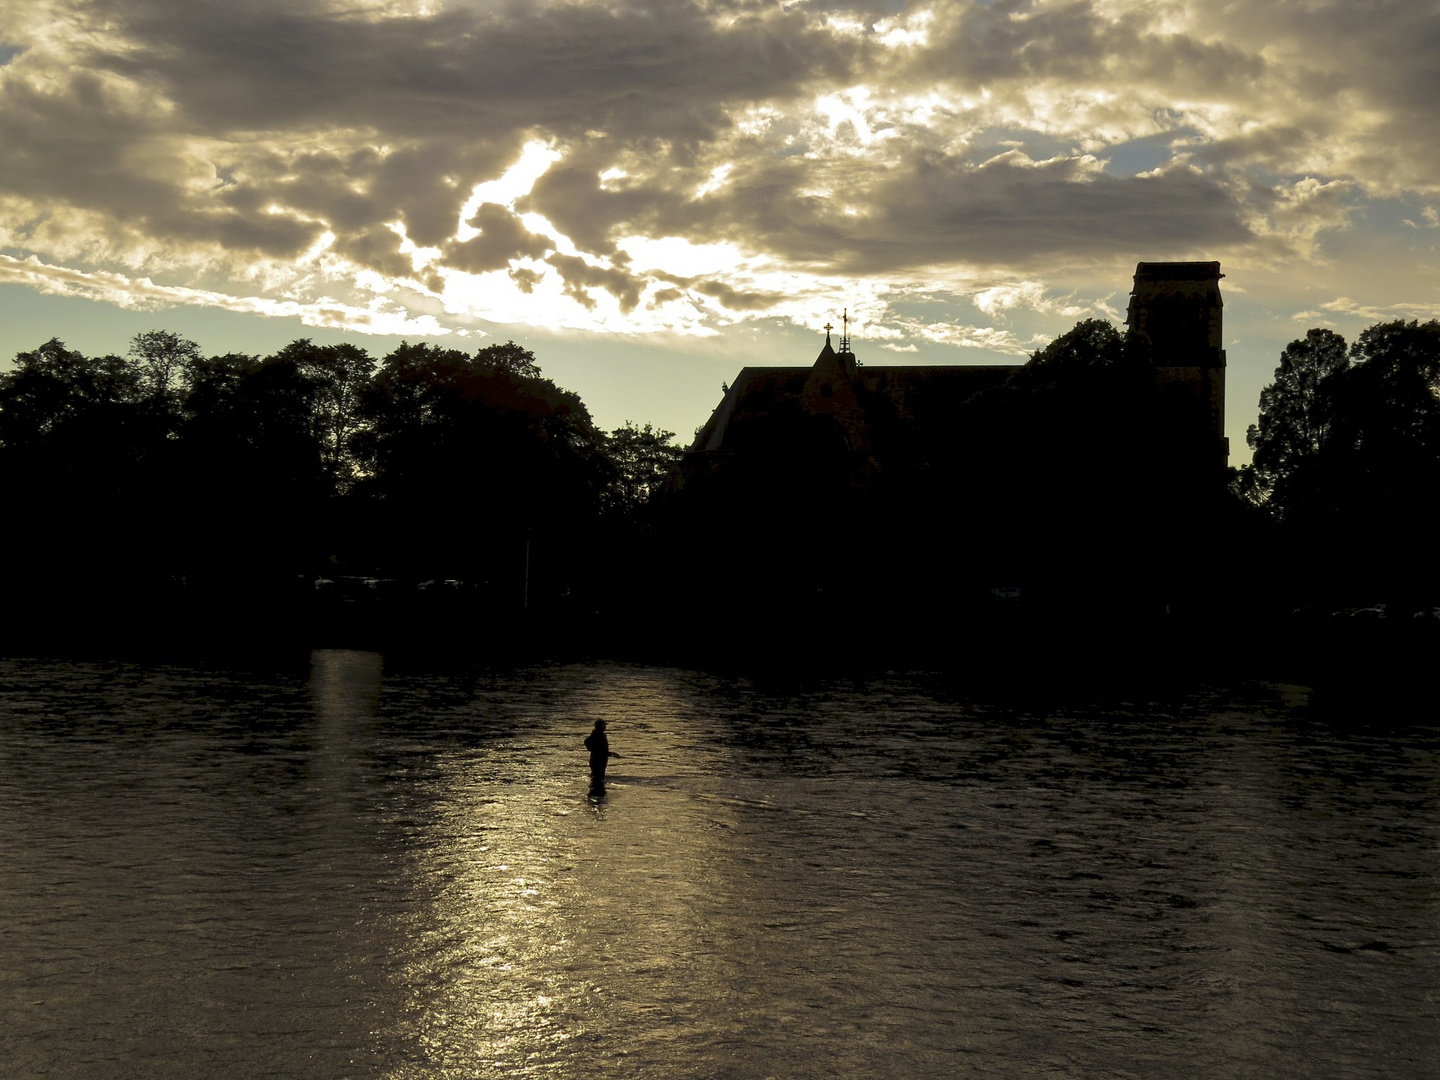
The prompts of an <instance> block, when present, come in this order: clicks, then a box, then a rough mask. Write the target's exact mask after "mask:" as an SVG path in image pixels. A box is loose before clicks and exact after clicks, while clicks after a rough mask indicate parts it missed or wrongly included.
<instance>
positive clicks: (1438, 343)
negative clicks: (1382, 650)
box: [1235, 320, 1440, 618]
mask: <svg viewBox="0 0 1440 1080" xmlns="http://www.w3.org/2000/svg"><path fill="white" fill-rule="evenodd" d="M1247 441H1248V442H1249V444H1250V448H1251V449H1252V450H1253V451H1254V458H1253V462H1252V464H1251V465H1249V466H1247V467H1246V468H1244V469H1243V470H1241V472H1240V474H1239V476H1238V477H1237V479H1236V483H1235V490H1236V491H1237V492H1239V493H1240V494H1241V495H1242V496H1244V497H1245V498H1246V499H1247V500H1249V501H1250V502H1251V503H1253V504H1254V505H1255V506H1257V507H1259V508H1260V509H1261V510H1263V511H1264V512H1265V514H1266V515H1267V516H1268V518H1269V519H1270V520H1271V521H1272V522H1273V524H1274V530H1273V537H1274V540H1275V544H1274V547H1273V549H1272V552H1273V554H1272V561H1271V563H1270V565H1269V566H1268V567H1267V574H1268V577H1269V579H1270V580H1271V582H1272V583H1273V586H1274V588H1275V589H1276V591H1277V592H1278V593H1279V594H1280V595H1282V596H1283V597H1285V598H1287V599H1288V600H1289V601H1291V602H1293V603H1294V604H1297V605H1303V606H1305V607H1307V608H1310V609H1312V611H1311V613H1312V614H1315V615H1317V616H1321V615H1331V616H1333V615H1334V609H1336V608H1346V607H1354V606H1356V605H1367V606H1369V607H1371V609H1372V610H1373V611H1374V612H1375V613H1376V614H1377V615H1378V613H1379V610H1380V609H1379V607H1378V605H1381V604H1383V605H1385V607H1384V611H1385V613H1386V615H1387V617H1389V618H1396V617H1399V618H1413V617H1414V615H1415V613H1416V612H1422V611H1428V610H1430V609H1431V608H1433V607H1434V605H1436V604H1440V565H1437V561H1436V558H1435V551H1436V540H1437V534H1436V527H1435V512H1436V499H1437V495H1440V322H1436V321H1433V320H1432V321H1430V322H1425V323H1419V322H1404V321H1396V322H1388V323H1377V324H1376V325H1374V326H1372V327H1370V328H1368V329H1367V330H1365V331H1363V332H1362V333H1361V334H1360V336H1359V337H1358V338H1357V339H1356V340H1355V342H1354V343H1353V344H1351V345H1350V346H1348V348H1347V346H1346V342H1345V339H1344V338H1342V337H1341V336H1340V335H1339V334H1337V333H1334V332H1333V331H1330V330H1318V329H1317V330H1311V331H1309V333H1307V334H1306V336H1305V337H1304V338H1302V339H1299V340H1297V341H1292V342H1291V343H1290V344H1289V345H1288V346H1286V348H1285V350H1284V352H1283V353H1282V354H1281V357H1280V366H1279V367H1277V368H1276V369H1275V380H1274V382H1272V383H1271V384H1270V385H1269V386H1268V387H1267V388H1266V389H1265V390H1264V392H1263V393H1262V394H1261V395H1260V416H1259V421H1258V423H1256V424H1255V425H1253V426H1252V427H1251V428H1250V430H1249V433H1248V436H1247Z"/></svg>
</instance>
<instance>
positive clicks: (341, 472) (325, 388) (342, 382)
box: [275, 338, 375, 490]
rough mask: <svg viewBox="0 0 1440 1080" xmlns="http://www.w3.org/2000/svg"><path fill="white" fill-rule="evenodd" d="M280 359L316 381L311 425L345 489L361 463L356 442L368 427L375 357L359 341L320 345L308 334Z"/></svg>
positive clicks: (282, 352)
mask: <svg viewBox="0 0 1440 1080" xmlns="http://www.w3.org/2000/svg"><path fill="white" fill-rule="evenodd" d="M275 359H276V360H283V361H287V362H289V363H293V364H294V365H295V367H296V370H297V371H299V373H300V374H301V375H303V376H304V377H305V378H307V379H309V380H310V381H311V382H312V383H314V384H315V396H314V412H313V414H312V416H311V426H312V429H313V431H314V434H315V438H316V440H317V441H318V442H319V444H320V446H321V453H322V455H323V459H324V462H325V467H326V469H328V470H329V472H330V474H331V476H332V477H334V479H335V483H336V485H337V487H338V488H339V489H341V490H344V489H345V488H347V487H348V486H349V485H350V483H351V482H352V481H353V480H354V478H355V475H356V472H357V468H358V465H357V460H356V454H355V452H354V448H353V447H352V445H351V443H352V440H353V439H354V438H355V436H356V435H357V433H358V432H359V431H360V430H361V429H362V428H363V427H364V426H365V412H364V401H365V394H366V392H367V390H368V389H369V386H370V379H371V377H372V375H373V373H374V370H375V361H374V360H373V359H371V357H370V354H369V353H367V352H366V351H365V350H364V349H361V348H359V347H358V346H355V345H349V344H341V345H316V344H314V343H313V342H312V341H311V340H310V339H309V338H300V339H299V340H297V341H292V342H291V343H290V344H289V345H287V346H285V348H283V349H281V350H280V352H278V353H276V355H275Z"/></svg>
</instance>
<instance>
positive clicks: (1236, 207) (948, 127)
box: [0, 0, 1440, 353]
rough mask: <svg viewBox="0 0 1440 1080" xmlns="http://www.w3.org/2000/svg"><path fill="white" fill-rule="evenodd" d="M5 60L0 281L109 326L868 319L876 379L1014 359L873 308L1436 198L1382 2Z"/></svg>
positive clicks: (588, 29) (28, 16) (269, 23)
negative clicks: (903, 353) (882, 356)
mask: <svg viewBox="0 0 1440 1080" xmlns="http://www.w3.org/2000/svg"><path fill="white" fill-rule="evenodd" d="M0 27H4V30H3V40H0V58H3V62H0V237H3V244H4V246H5V250H6V251H8V252H10V253H11V254H12V255H13V256H15V257H19V258H21V259H22V260H23V259H25V258H26V257H29V256H34V257H35V258H36V260H38V261H37V262H35V263H33V264H32V263H30V262H25V263H24V265H26V266H32V265H34V266H45V267H50V268H51V269H50V270H37V271H34V273H36V274H38V277H37V279H36V281H37V284H36V285H35V287H37V288H40V287H51V288H53V287H58V286H57V285H56V283H57V282H59V281H61V280H62V278H63V277H64V273H69V271H65V272H64V273H62V271H61V270H60V269H59V267H60V266H62V265H64V266H71V267H75V268H77V269H76V270H75V271H74V272H75V273H78V274H81V275H82V277H80V278H75V279H73V280H72V281H71V284H70V285H68V286H66V287H74V288H84V289H91V290H92V291H95V290H98V292H97V293H96V294H97V295H106V296H112V295H113V296H114V297H117V298H119V299H117V300H116V301H115V302H133V300H134V298H136V297H140V296H147V295H155V296H158V295H159V294H151V293H149V292H148V291H147V289H146V288H145V287H142V286H141V285H140V284H138V283H139V282H141V281H143V280H147V279H153V277H154V276H155V275H164V277H165V280H175V281H178V282H182V283H183V284H182V285H177V286H165V287H164V288H165V289H170V290H171V292H170V293H169V294H168V295H170V296H171V297H172V299H171V300H169V301H167V302H181V303H195V304H215V305H219V306H225V305H228V304H234V303H239V304H255V305H262V302H263V303H264V304H268V303H272V302H273V303H275V304H278V305H282V306H283V305H284V304H293V305H296V310H301V311H307V312H311V313H312V314H311V315H310V316H307V317H320V316H319V315H316V314H314V313H315V312H321V311H325V312H330V313H331V314H330V315H326V316H325V317H326V318H332V317H333V318H337V319H340V320H342V321H343V320H346V319H352V318H353V319H354V320H356V328H357V329H363V328H364V327H366V326H370V325H374V324H375V323H376V321H377V320H378V319H380V318H381V315H380V314H377V312H384V313H385V314H384V318H387V319H390V318H398V319H401V320H404V319H407V318H408V319H414V320H423V319H430V320H432V321H433V324H434V325H435V326H436V327H438V328H439V329H441V330H444V329H454V328H458V327H461V326H464V325H468V324H470V323H472V322H473V321H474V320H475V319H476V318H481V317H484V318H504V319H511V320H516V321H517V322H518V323H525V322H529V323H532V324H543V325H549V326H564V327H569V328H572V329H603V330H606V331H608V332H631V333H648V332H654V331H666V332H676V333H714V332H715V331H716V329H717V328H719V327H723V326H725V325H728V324H731V323H733V322H736V321H742V320H755V319H780V320H795V321H800V320H804V319H808V318H810V316H811V314H813V313H814V312H815V310H816V306H817V305H820V310H825V308H824V306H823V305H827V304H829V303H831V301H832V300H834V299H839V300H841V302H843V301H844V297H846V296H854V295H857V289H858V286H857V284H856V283H858V282H862V281H864V282H868V283H869V284H868V285H867V286H866V287H865V289H864V290H860V291H863V292H864V294H865V296H866V297H867V300H866V302H867V303H872V304H874V305H875V307H874V309H873V310H872V311H871V312H870V313H869V314H868V316H867V318H868V321H869V324H870V325H871V326H872V327H873V328H874V329H875V330H876V332H877V333H879V332H883V333H885V334H892V335H895V337H894V338H893V339H892V338H887V339H886V340H887V342H888V344H890V345H892V346H894V347H896V348H905V347H907V343H908V342H912V341H922V340H924V341H932V342H939V341H944V342H948V343H951V344H955V345H957V346H960V347H971V346H972V345H973V344H974V343H975V342H981V341H988V342H990V344H987V345H984V346H983V347H986V348H992V349H997V350H999V351H1002V352H1006V353H1014V352H1017V351H1023V349H1022V348H1021V346H1020V344H1019V342H1018V340H1017V339H1015V338H1014V337H1013V334H1012V332H1011V331H1008V330H1003V329H1002V330H992V331H990V332H988V333H985V332H981V329H983V328H971V327H963V326H958V325H952V324H950V323H944V322H941V323H936V324H935V325H934V327H933V328H931V329H927V327H929V326H930V324H927V323H924V322H920V321H916V320H915V319H914V318H913V317H912V316H910V315H906V316H902V315H901V314H900V313H899V312H900V310H901V307H902V306H903V301H904V300H905V299H906V298H909V297H913V296H914V295H915V292H916V290H920V291H922V292H923V291H925V290H930V291H932V292H933V293H935V294H936V295H940V294H947V295H950V296H954V297H965V296H969V297H971V298H972V299H973V301H974V303H975V304H976V306H977V307H978V308H979V310H980V311H981V312H982V313H984V314H986V315H988V316H990V317H991V318H994V319H997V320H1000V321H1004V320H1005V318H1006V317H1007V312H1013V311H1016V310H1019V309H1021V308H1023V309H1024V310H1026V311H1030V312H1034V313H1037V314H1039V315H1044V316H1046V317H1049V318H1069V317H1074V316H1075V315H1076V314H1077V313H1084V312H1087V311H1091V310H1096V309H1097V305H1100V304H1101V303H1102V301H1101V299H1100V298H1098V297H1090V296H1086V295H1080V294H1077V293H1075V292H1074V290H1073V289H1067V288H1064V287H1059V286H1058V285H1056V284H1055V282H1056V281H1057V279H1058V278H1060V277H1063V276H1066V275H1069V276H1070V277H1072V278H1073V277H1074V276H1075V275H1077V274H1079V273H1080V272H1082V271H1083V270H1084V269H1085V268H1086V267H1092V268H1094V267H1103V268H1105V271H1106V272H1107V273H1109V272H1111V268H1113V267H1114V266H1116V265H1122V264H1125V263H1127V262H1132V261H1135V260H1138V259H1141V258H1186V257H1194V258H1220V259H1222V260H1231V259H1242V260H1249V261H1250V262H1251V263H1252V264H1256V265H1259V264H1265V265H1281V264H1283V262H1284V261H1285V260H1294V259H1304V260H1306V261H1307V262H1310V263H1314V264H1316V265H1319V264H1324V263H1326V262H1327V260H1330V261H1337V262H1338V260H1336V259H1335V257H1334V255H1333V251H1334V246H1335V238H1336V237H1339V236H1341V235H1342V234H1344V233H1345V232H1346V231H1348V230H1353V229H1354V228H1356V227H1357V225H1356V223H1357V221H1359V220H1360V219H1361V218H1362V217H1363V210H1364V208H1365V206H1366V205H1367V204H1368V203H1369V202H1370V201H1373V200H1375V199H1378V198H1389V197H1393V196H1396V195H1402V194H1403V195H1405V196H1406V197H1407V198H1410V199H1412V200H1414V201H1415V202H1419V203H1421V204H1424V203H1425V202H1426V200H1427V199H1433V198H1434V197H1435V196H1436V195H1437V194H1440V143H1437V142H1436V141H1435V140H1434V139H1433V136H1432V133H1433V131H1434V129H1435V126H1436V121H1437V119H1440V117H1437V102H1440V69H1437V68H1436V66H1435V64H1434V61H1433V58H1434V55H1435V48H1436V45H1437V43H1440V10H1437V9H1436V7H1435V5H1432V4H1416V3H1414V2H1413V0H1373V2H1372V3H1368V4H1365V5H1345V4H1336V3H1331V2H1326V0H1287V2H1283V3H1282V2H1281V0H1259V2H1257V3H1255V4H1250V5H1245V6H1244V7H1236V6H1234V5H1227V6H1223V7H1217V6H1215V5H1204V4H1200V3H1199V2H1198V0H1170V2H1167V3H1165V4H1155V3H1153V2H1151V0H990V2H982V0H911V2H908V3H902V2H899V0H896V2H880V0H876V2H874V3H870V4H868V5H866V4H859V3H849V4H842V3H822V2H818V0H799V2H796V3H787V4H781V3H769V2H766V0H620V2H614V3H610V2H599V0H504V2H501V0H426V2H423V3H421V2H419V0H415V2H410V0H387V2H381V0H284V2H282V0H226V2H225V3H196V2H195V0H0ZM1135 147H1143V148H1144V153H1143V154H1136V153H1132V152H1131V151H1133V150H1134V148H1135ZM1127 148H1129V149H1128V150H1127ZM1142 160H1143V162H1144V164H1143V166H1142V165H1139V164H1134V163H1135V162H1140V161H1142ZM1126 162H1131V163H1132V164H1130V165H1128V166H1127V165H1126V164H1125V163H1126ZM1413 204H1414V203H1413V202H1412V205H1413ZM1433 216H1434V210H1433V207H1428V206H1427V207H1426V209H1425V210H1424V217H1423V218H1417V219H1415V224H1416V225H1417V227H1418V226H1421V225H1424V226H1428V227H1433V226H1434V224H1435V221H1434V220H1432V219H1433ZM642 251H643V253H644V255H645V259H644V260H641V259H640V253H641V252H642ZM697 253H703V254H705V255H706V256H707V257H711V256H714V258H712V265H708V266H707V267H706V268H705V269H704V270H697V269H696V268H695V266H694V265H692V264H693V262H694V259H695V257H696V256H697ZM722 253H723V255H724V258H723V259H722V258H720V257H719V256H720V255H721V254H722ZM666 259H670V260H671V261H669V262H668V263H667V262H666V261H665V260H666ZM83 275H89V276H88V277H85V276H83ZM104 275H113V278H112V277H105V276H104ZM84 281H89V282H91V284H90V285H82V284H80V282H84ZM102 281H103V282H110V283H111V285H107V286H106V287H105V288H100V287H99V285H96V284H95V283H97V282H102ZM39 282H45V283H48V284H44V285H42V284H40V283H39ZM126 283H128V284H126ZM112 286H113V288H112ZM202 286H203V287H202ZM1112 287H1113V284H1112ZM152 288H161V287H159V286H152ZM1347 291H1353V290H1347ZM126 298H130V299H129V300H127V299H126ZM407 298H413V299H407ZM377 304H378V305H379V307H378V308H377V307H376V305H377ZM407 304H409V305H413V306H414V309H415V310H414V311H413V312H409V311H406V310H405V305H407ZM262 306H263V305H262ZM260 309H261V308H260V307H257V308H256V310H260ZM422 309H423V310H422ZM265 310H269V309H268V308H266V309H265ZM276 310H280V309H279V308H277V309H276ZM417 325H418V323H417ZM426 325H429V324H426ZM1007 334H1012V336H1010V337H1007V336H1006V335H1007Z"/></svg>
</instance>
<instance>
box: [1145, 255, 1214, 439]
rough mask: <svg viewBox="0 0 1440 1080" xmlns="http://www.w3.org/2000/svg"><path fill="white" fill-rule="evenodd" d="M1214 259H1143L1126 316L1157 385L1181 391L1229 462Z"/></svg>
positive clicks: (1169, 389)
mask: <svg viewBox="0 0 1440 1080" xmlns="http://www.w3.org/2000/svg"><path fill="white" fill-rule="evenodd" d="M1224 276H1225V275H1224V274H1222V273H1220V264H1219V263H1218V262H1166V263H1160V262H1153V263H1152V262H1142V263H1139V264H1137V265H1136V267H1135V288H1134V290H1133V291H1132V292H1131V294H1130V309H1129V311H1128V312H1127V313H1126V317H1125V321H1126V323H1127V324H1128V327H1129V339H1130V343H1131V345H1132V346H1138V347H1139V348H1141V349H1143V350H1144V352H1145V354H1146V355H1147V356H1148V358H1149V360H1150V363H1151V365H1152V369H1153V371H1154V375H1155V385H1156V386H1158V387H1159V388H1160V389H1161V390H1164V391H1171V392H1174V393H1177V394H1184V395H1185V396H1186V397H1187V398H1188V399H1189V400H1190V401H1191V402H1192V403H1193V406H1194V413H1193V415H1195V416H1196V418H1197V420H1198V421H1199V422H1200V423H1202V424H1203V425H1204V429H1205V430H1206V431H1207V432H1208V433H1209V434H1210V437H1211V438H1213V439H1214V446H1215V450H1216V454H1217V456H1218V458H1219V461H1220V463H1221V464H1222V465H1224V464H1227V463H1228V461H1229V456H1230V444H1229V441H1228V440H1227V439H1226V438H1225V349H1224V348H1223V344H1224V337H1223V333H1222V321H1221V312H1222V310H1223V307H1224V305H1223V303H1222V302H1221V299H1220V279H1221V278H1222V277H1224Z"/></svg>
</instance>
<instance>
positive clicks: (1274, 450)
mask: <svg viewBox="0 0 1440 1080" xmlns="http://www.w3.org/2000/svg"><path fill="white" fill-rule="evenodd" d="M1349 369H1350V357H1349V355H1348V354H1347V352H1346V348H1345V339H1344V338H1343V337H1341V336H1340V335H1339V334H1337V333H1335V332H1334V331H1333V330H1323V329H1316V330H1311V331H1309V332H1308V333H1307V334H1306V335H1305V337H1304V338H1302V339H1299V340H1296V341H1292V342H1291V343H1290V344H1289V345H1287V346H1285V351H1284V352H1282V353H1281V354H1280V366H1279V367H1277V368H1276V369H1275V381H1274V382H1272V383H1271V384H1270V385H1269V386H1267V387H1266V388H1265V389H1264V390H1262V391H1261V392H1260V418H1259V421H1258V423H1255V424H1252V425H1251V426H1250V429H1249V431H1248V432H1246V435H1245V442H1246V443H1247V444H1248V445H1249V447H1250V449H1251V450H1252V451H1253V452H1254V457H1253V460H1252V462H1251V464H1250V465H1249V466H1248V467H1247V468H1246V469H1244V470H1243V471H1242V472H1241V474H1240V477H1239V479H1238V481H1237V487H1238V489H1239V491H1240V493H1241V494H1242V495H1244V496H1245V497H1246V498H1248V499H1250V500H1251V501H1252V502H1254V503H1256V504H1258V505H1262V506H1265V507H1266V508H1267V509H1269V510H1270V512H1271V513H1272V514H1274V515H1275V516H1276V517H1281V516H1283V515H1284V513H1285V510H1286V508H1287V507H1290V506H1291V505H1292V504H1293V503H1294V502H1295V501H1296V500H1297V499H1299V498H1301V497H1302V496H1301V493H1300V488H1301V485H1302V484H1303V483H1304V482H1305V477H1304V474H1305V472H1306V471H1307V470H1309V469H1312V468H1313V467H1314V466H1315V463H1316V461H1317V460H1318V459H1319V456H1320V454H1321V451H1322V450H1323V449H1324V448H1325V444H1326V440H1327V438H1328V436H1329V434H1330V430H1331V426H1332V424H1333V422H1334V421H1335V418H1336V408H1337V402H1336V400H1335V396H1334V391H1335V389H1336V387H1337V386H1338V382H1339V379H1340V377H1341V376H1342V375H1344V373H1345V372H1346V371H1348V370H1349Z"/></svg>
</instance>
